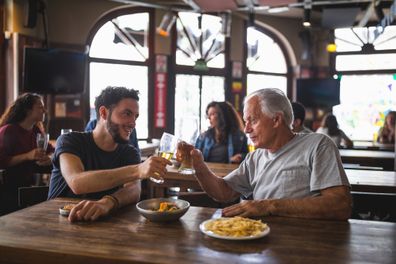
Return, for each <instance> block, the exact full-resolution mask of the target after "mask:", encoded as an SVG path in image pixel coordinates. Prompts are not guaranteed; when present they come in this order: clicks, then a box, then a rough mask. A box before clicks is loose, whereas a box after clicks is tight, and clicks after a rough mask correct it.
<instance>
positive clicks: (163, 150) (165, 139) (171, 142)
mask: <svg viewBox="0 0 396 264" xmlns="http://www.w3.org/2000/svg"><path fill="white" fill-rule="evenodd" d="M177 142H178V139H177V137H175V136H174V135H172V134H169V133H166V132H165V133H164V134H162V137H161V141H160V145H159V149H158V156H160V157H162V158H165V159H167V160H170V159H171V158H172V157H173V153H174V152H175V150H176V146H177ZM150 180H151V181H153V182H155V183H159V184H161V183H164V179H162V178H160V179H157V178H154V177H150Z"/></svg>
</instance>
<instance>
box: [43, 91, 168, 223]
mask: <svg viewBox="0 0 396 264" xmlns="http://www.w3.org/2000/svg"><path fill="white" fill-rule="evenodd" d="M138 101H139V97H138V92H137V91H135V90H133V89H127V88H124V87H107V88H106V89H104V90H103V91H102V93H101V94H100V95H99V96H98V97H97V98H96V100H95V110H96V115H97V120H98V123H97V125H96V127H95V129H94V130H93V131H92V132H72V133H68V134H64V135H62V136H60V137H59V139H58V141H57V143H56V149H55V154H54V157H53V166H54V169H53V171H52V175H51V182H50V190H49V194H48V198H49V199H51V198H55V197H59V196H60V197H76V198H82V199H87V200H83V201H81V202H80V203H78V205H76V206H75V207H74V208H73V209H72V210H71V212H70V215H69V220H70V221H94V220H96V219H98V218H99V217H101V216H105V215H108V214H110V213H111V212H113V211H114V210H117V209H118V208H119V207H122V206H125V205H127V204H131V203H135V202H137V201H138V200H139V198H140V192H141V187H140V180H141V179H145V178H148V177H156V178H158V177H163V176H164V174H165V173H166V168H165V167H166V165H171V162H170V161H168V160H166V159H164V158H161V157H150V158H148V159H147V160H146V161H145V162H143V163H140V156H139V153H138V152H137V150H136V148H134V147H132V146H130V145H128V140H129V137H130V134H131V133H132V131H133V129H134V128H135V125H136V119H137V118H138V116H139V104H138ZM92 199H93V200H92Z"/></svg>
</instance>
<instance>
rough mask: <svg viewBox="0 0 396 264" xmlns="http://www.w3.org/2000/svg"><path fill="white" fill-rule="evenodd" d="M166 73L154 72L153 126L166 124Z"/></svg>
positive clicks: (162, 126)
mask: <svg viewBox="0 0 396 264" xmlns="http://www.w3.org/2000/svg"><path fill="white" fill-rule="evenodd" d="M166 90H167V85H166V73H160V72H157V73H156V74H155V87H154V94H155V96H154V126H155V127H156V128H164V127H165V125H166Z"/></svg>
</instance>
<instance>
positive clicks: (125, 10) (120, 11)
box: [84, 6, 155, 140]
mask: <svg viewBox="0 0 396 264" xmlns="http://www.w3.org/2000/svg"><path fill="white" fill-rule="evenodd" d="M136 13H148V15H149V29H148V58H147V60H146V61H145V62H142V61H128V60H118V59H106V58H92V57H89V56H88V63H87V65H88V66H87V67H88V73H87V87H88V89H86V92H85V93H86V94H85V96H84V98H85V103H86V104H87V105H88V107H87V110H86V112H85V113H84V116H85V118H86V119H87V120H89V119H90V106H89V105H90V104H89V98H90V79H91V76H90V71H89V68H90V64H91V63H92V62H97V63H111V64H123V65H133V66H146V67H147V72H148V76H147V78H148V80H147V83H148V85H147V89H148V91H147V95H148V98H147V101H148V104H149V107H148V120H147V122H148V137H147V138H139V140H151V139H152V138H153V134H154V131H153V129H154V121H153V118H151V117H152V116H153V111H154V110H153V108H152V107H150V105H154V65H155V64H154V63H155V61H154V60H155V56H154V34H155V10H154V9H153V8H147V7H139V6H134V7H120V8H116V9H114V10H111V11H109V12H107V13H105V14H104V15H102V16H101V17H100V18H99V19H98V20H97V21H96V23H95V25H93V26H92V28H91V29H90V31H89V34H88V37H87V40H86V42H85V43H86V46H87V47H90V46H91V44H92V41H93V39H94V37H95V35H96V33H97V32H98V31H99V29H100V28H101V27H102V26H103V25H104V24H106V23H107V22H109V21H111V20H112V19H114V18H117V17H119V16H123V15H131V14H136Z"/></svg>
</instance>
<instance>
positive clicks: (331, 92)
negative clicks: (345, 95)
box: [297, 79, 340, 107]
mask: <svg viewBox="0 0 396 264" xmlns="http://www.w3.org/2000/svg"><path fill="white" fill-rule="evenodd" d="M297 101H298V102H300V103H302V104H303V105H304V106H306V107H332V106H334V105H338V104H340V80H338V79H298V80H297Z"/></svg>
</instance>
